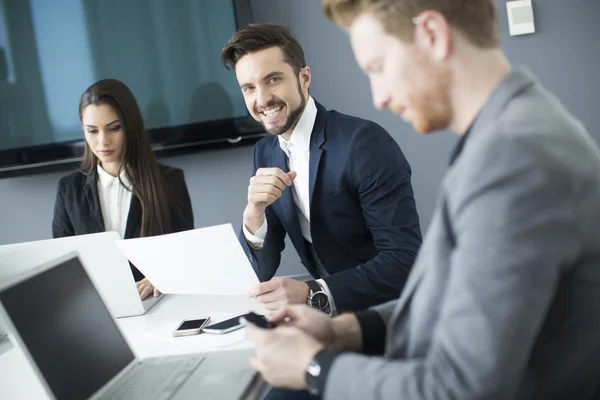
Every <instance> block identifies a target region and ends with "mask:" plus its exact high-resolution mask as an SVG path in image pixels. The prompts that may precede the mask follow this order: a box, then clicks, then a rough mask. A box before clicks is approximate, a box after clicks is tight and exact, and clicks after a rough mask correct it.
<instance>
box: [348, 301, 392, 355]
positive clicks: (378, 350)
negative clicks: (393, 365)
mask: <svg viewBox="0 0 600 400" xmlns="http://www.w3.org/2000/svg"><path fill="white" fill-rule="evenodd" d="M355 315H356V319H358V324H359V325H360V330H361V332H362V345H363V350H362V353H363V354H366V355H383V353H384V350H385V336H386V328H385V321H384V320H383V318H381V315H379V313H378V312H377V311H372V310H367V311H359V312H357V313H356V314H355Z"/></svg>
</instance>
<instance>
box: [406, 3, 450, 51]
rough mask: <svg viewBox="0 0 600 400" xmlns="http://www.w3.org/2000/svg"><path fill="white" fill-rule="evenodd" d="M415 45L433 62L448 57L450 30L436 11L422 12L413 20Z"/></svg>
mask: <svg viewBox="0 0 600 400" xmlns="http://www.w3.org/2000/svg"><path fill="white" fill-rule="evenodd" d="M415 24H416V27H415V44H416V45H417V47H418V48H420V49H421V51H422V52H423V53H424V54H428V55H429V57H430V58H431V59H432V60H434V61H443V60H446V59H447V58H448V57H449V56H450V50H451V46H452V29H451V26H450V24H448V21H446V18H444V16H443V15H442V14H441V13H439V12H437V11H424V12H422V13H421V14H419V16H418V17H417V18H415Z"/></svg>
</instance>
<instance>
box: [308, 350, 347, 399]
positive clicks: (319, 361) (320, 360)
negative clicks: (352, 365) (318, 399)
mask: <svg viewBox="0 0 600 400" xmlns="http://www.w3.org/2000/svg"><path fill="white" fill-rule="evenodd" d="M340 354H341V353H340V352H338V351H334V350H328V349H323V350H321V351H319V352H318V353H317V354H315V357H314V358H313V359H312V361H311V362H310V363H309V364H308V367H307V368H306V372H305V374H304V375H305V379H306V386H307V388H308V392H309V393H310V394H312V395H314V396H323V394H324V392H325V384H326V383H327V375H329V370H330V369H331V366H332V365H333V362H334V361H335V360H336V358H337V357H338V356H339V355H340ZM316 371H318V374H315V373H314V372H316Z"/></svg>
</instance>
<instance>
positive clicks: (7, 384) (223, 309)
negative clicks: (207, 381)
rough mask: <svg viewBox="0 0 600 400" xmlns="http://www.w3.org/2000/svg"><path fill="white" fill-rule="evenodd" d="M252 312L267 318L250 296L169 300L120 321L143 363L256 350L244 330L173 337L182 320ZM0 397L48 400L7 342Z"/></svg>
mask: <svg viewBox="0 0 600 400" xmlns="http://www.w3.org/2000/svg"><path fill="white" fill-rule="evenodd" d="M248 311H254V312H257V313H261V314H265V313H266V312H265V310H264V308H263V307H262V306H261V305H260V304H257V303H256V302H254V300H252V299H250V298H248V297H246V296H192V295H165V298H163V299H162V300H161V301H159V302H158V303H157V304H156V305H155V306H154V307H152V309H150V311H148V312H147V313H146V314H145V315H142V316H138V317H129V318H119V319H117V324H118V325H119V327H120V329H121V332H122V333H123V334H124V336H125V338H126V339H127V341H128V343H129V345H130V346H131V348H132V349H133V351H134V353H135V354H136V355H137V356H138V357H139V358H147V357H155V356H165V355H175V354H188V353H207V352H212V351H219V350H231V349H234V348H249V347H251V346H252V345H251V343H250V342H248V341H247V340H246V339H245V335H244V331H243V330H239V331H234V332H231V333H228V334H225V335H209V334H201V335H196V336H188V337H173V336H172V332H173V330H174V329H175V328H176V327H177V325H178V324H179V323H180V322H181V320H183V319H185V318H194V317H199V316H203V315H211V316H212V319H213V322H217V321H218V320H222V319H226V318H228V317H230V316H234V315H239V314H243V313H246V312H248ZM0 398H2V399H3V400H9V399H19V400H21V399H28V400H29V399H47V398H48V397H47V395H46V393H45V391H44V390H43V388H42V386H41V384H40V383H39V381H38V379H37V376H36V375H35V373H34V372H33V370H32V368H31V367H30V365H29V363H28V361H27V359H26V358H25V357H24V356H23V354H22V353H21V351H20V350H18V349H15V348H13V347H12V346H11V345H10V343H8V342H7V341H6V339H4V340H3V341H2V342H0Z"/></svg>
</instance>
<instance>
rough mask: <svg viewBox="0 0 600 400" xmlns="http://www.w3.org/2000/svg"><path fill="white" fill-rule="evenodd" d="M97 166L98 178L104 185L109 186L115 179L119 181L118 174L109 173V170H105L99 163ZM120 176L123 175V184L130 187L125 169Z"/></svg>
mask: <svg viewBox="0 0 600 400" xmlns="http://www.w3.org/2000/svg"><path fill="white" fill-rule="evenodd" d="M96 168H97V170H98V180H99V181H100V184H101V185H102V186H103V187H109V186H110V185H112V184H113V183H114V182H115V181H117V182H118V179H117V177H116V176H112V175H111V174H109V173H108V172H106V171H105V170H104V168H102V167H101V166H100V164H98V166H97V167H96ZM120 177H121V181H122V182H123V184H124V185H125V187H129V180H128V179H127V174H125V171H123V172H121V175H120Z"/></svg>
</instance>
